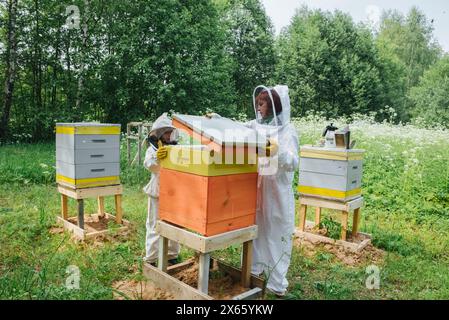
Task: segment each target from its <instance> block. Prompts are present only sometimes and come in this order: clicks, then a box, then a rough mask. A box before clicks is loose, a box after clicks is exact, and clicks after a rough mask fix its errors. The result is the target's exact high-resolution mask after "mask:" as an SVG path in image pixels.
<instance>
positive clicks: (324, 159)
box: [298, 146, 365, 202]
mask: <svg viewBox="0 0 449 320" xmlns="http://www.w3.org/2000/svg"><path fill="white" fill-rule="evenodd" d="M364 152H365V151H364V150H358V149H349V150H348V149H339V148H322V147H312V146H304V147H301V161H300V174H299V186H298V190H299V193H300V194H302V195H306V196H315V197H320V198H325V199H330V200H338V201H342V202H345V201H349V200H352V199H355V198H358V197H360V196H361V193H362V189H361V188H362V175H363V155H364Z"/></svg>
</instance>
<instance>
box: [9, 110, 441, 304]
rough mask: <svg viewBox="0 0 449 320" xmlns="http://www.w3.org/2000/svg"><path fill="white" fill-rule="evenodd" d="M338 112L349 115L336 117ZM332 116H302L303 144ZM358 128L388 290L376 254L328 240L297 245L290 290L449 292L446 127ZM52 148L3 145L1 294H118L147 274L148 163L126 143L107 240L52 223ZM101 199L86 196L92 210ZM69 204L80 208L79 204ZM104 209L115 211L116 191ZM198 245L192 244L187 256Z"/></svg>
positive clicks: (355, 295)
mask: <svg viewBox="0 0 449 320" xmlns="http://www.w3.org/2000/svg"><path fill="white" fill-rule="evenodd" d="M339 121H340V122H343V121H344V120H342V119H336V120H335V121H334V123H336V124H337V125H339ZM325 123H326V122H325V121H324V120H322V119H319V118H305V119H301V120H298V121H296V122H295V124H296V125H297V127H298V128H299V132H300V133H301V144H302V145H303V144H308V143H314V142H315V141H316V140H318V139H319V135H320V131H321V130H320V129H321V128H322V127H324V124H325ZM351 128H352V129H353V137H354V138H355V139H356V140H358V142H357V144H358V147H360V148H364V149H366V150H367V154H366V159H365V163H364V182H363V193H364V197H365V200H366V204H365V207H364V208H363V211H362V221H361V229H362V231H365V232H368V233H371V234H372V235H373V243H374V245H375V246H376V247H377V248H380V249H382V250H385V251H386V255H385V260H384V261H383V263H382V264H381V265H379V268H380V276H381V283H380V290H368V289H367V288H366V286H365V281H366V279H367V276H368V275H367V274H366V272H365V268H366V267H367V266H368V265H370V264H372V263H373V262H372V261H366V262H365V263H363V264H361V265H355V266H348V265H345V264H344V263H342V262H341V261H340V260H339V259H338V258H337V257H336V256H335V255H334V254H333V253H332V252H329V251H328V250H326V249H325V248H324V247H319V248H317V250H316V252H315V254H313V255H312V256H310V255H307V254H306V253H305V251H304V250H305V249H304V248H302V247H295V249H294V250H293V253H292V263H291V266H290V270H289V274H288V278H289V282H290V288H289V294H288V296H287V297H286V299H448V298H449V277H448V271H449V270H448V268H449V267H448V266H449V232H448V231H447V230H449V139H448V136H449V135H448V132H447V131H437V130H425V129H419V128H414V127H410V126H392V125H389V124H373V123H371V122H369V121H368V122H367V121H366V119H365V120H363V119H362V120H360V121H356V122H354V123H353V125H352V127H351ZM54 148H55V146H54V144H52V143H48V144H33V145H25V144H18V145H17V144H16V145H8V146H0V243H1V246H0V299H111V298H112V295H113V289H112V283H113V282H115V281H119V280H126V279H141V278H142V274H141V268H142V263H141V259H142V256H143V255H144V237H145V219H146V210H147V208H146V206H147V198H146V195H145V194H144V193H143V192H142V187H143V186H144V185H145V184H146V183H147V181H148V179H149V173H148V172H146V171H145V170H144V169H143V168H135V167H134V168H128V167H127V165H126V154H125V150H126V148H125V147H124V146H123V145H122V155H121V158H122V173H121V179H122V181H123V183H124V186H125V194H124V198H123V207H124V212H125V215H126V218H127V219H128V220H130V221H131V223H132V225H131V232H130V234H129V235H128V236H127V237H117V239H116V240H114V241H106V242H104V243H101V244H100V243H97V242H87V243H84V244H83V243H76V242H74V241H72V240H70V238H69V236H68V235H67V234H52V233H51V232H50V231H51V228H52V227H54V226H55V220H56V216H57V215H58V214H59V206H60V203H59V196H58V194H57V192H56V188H55V184H54V179H55V169H54V165H55V163H54V162H55V152H54ZM296 180H297V179H296ZM95 206H96V203H95V201H94V200H89V201H86V211H87V212H92V211H94V210H95ZM69 208H70V210H72V212H74V210H75V204H74V203H72V202H70V207H69ZM106 209H107V210H108V211H109V212H113V210H114V206H113V201H112V199H107V200H106ZM323 218H324V221H323V224H325V226H327V227H328V228H330V229H331V230H334V229H335V230H334V231H333V232H334V233H335V235H334V236H335V237H338V221H339V220H338V219H337V218H338V216H336V215H335V214H329V213H327V212H324V213H323ZM326 224H327V225H326ZM240 252H241V249H240V248H239V247H238V246H235V247H231V248H229V249H227V250H222V251H220V252H217V253H215V256H217V257H220V258H225V259H226V260H228V261H229V262H230V263H231V264H234V265H238V264H239V262H240V257H239V255H240ZM191 254H192V252H191V251H188V250H184V251H183V252H182V257H183V258H184V259H185V258H187V257H189V256H190V255H191ZM71 265H75V266H77V267H78V268H79V269H80V272H81V283H80V290H68V289H66V288H65V281H66V278H67V277H68V274H67V273H66V270H67V267H68V266H71ZM269 298H274V297H271V296H270V297H269Z"/></svg>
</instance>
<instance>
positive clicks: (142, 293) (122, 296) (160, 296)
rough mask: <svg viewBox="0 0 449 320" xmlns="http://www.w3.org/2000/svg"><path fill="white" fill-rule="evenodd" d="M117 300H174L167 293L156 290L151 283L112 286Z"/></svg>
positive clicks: (120, 282) (142, 282) (129, 281)
mask: <svg viewBox="0 0 449 320" xmlns="http://www.w3.org/2000/svg"><path fill="white" fill-rule="evenodd" d="M112 287H113V289H115V290H114V299H115V300H128V299H130V300H173V299H174V296H173V295H172V294H170V293H169V292H167V291H164V290H162V289H160V288H156V287H155V286H154V285H153V284H152V283H151V282H150V281H136V280H127V281H118V282H115V283H114V284H113V285H112Z"/></svg>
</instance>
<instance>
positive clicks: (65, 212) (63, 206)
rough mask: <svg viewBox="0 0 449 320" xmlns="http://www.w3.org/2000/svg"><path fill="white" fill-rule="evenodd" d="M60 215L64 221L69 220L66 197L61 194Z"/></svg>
mask: <svg viewBox="0 0 449 320" xmlns="http://www.w3.org/2000/svg"><path fill="white" fill-rule="evenodd" d="M61 215H62V218H63V219H64V220H67V219H68V218H69V210H68V205H67V196H66V195H65V194H61Z"/></svg>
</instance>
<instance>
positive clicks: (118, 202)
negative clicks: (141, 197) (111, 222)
mask: <svg viewBox="0 0 449 320" xmlns="http://www.w3.org/2000/svg"><path fill="white" fill-rule="evenodd" d="M115 211H116V216H115V222H117V224H122V216H123V211H122V195H121V194H116V195H115Z"/></svg>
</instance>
